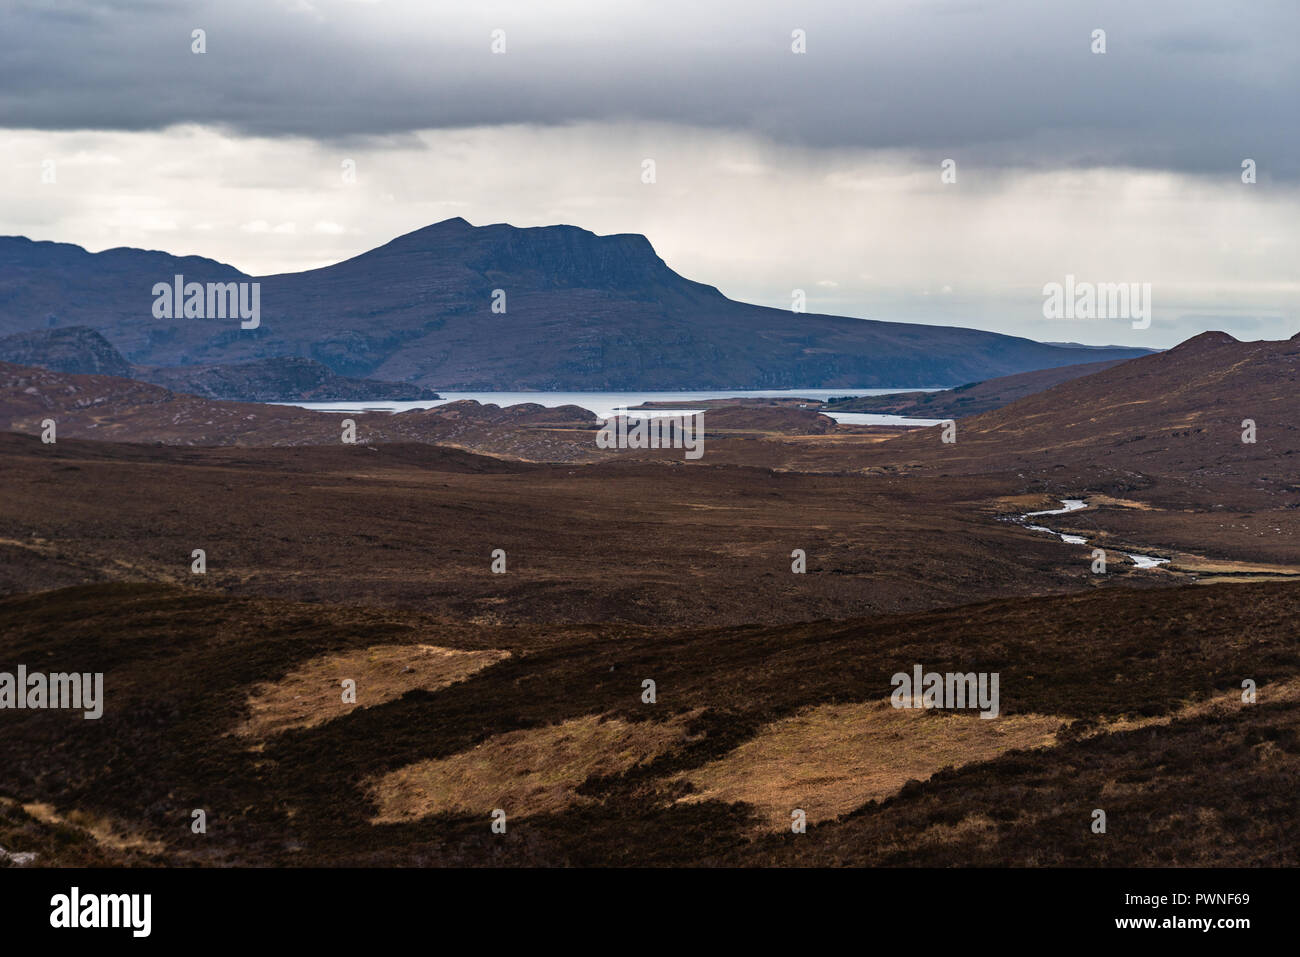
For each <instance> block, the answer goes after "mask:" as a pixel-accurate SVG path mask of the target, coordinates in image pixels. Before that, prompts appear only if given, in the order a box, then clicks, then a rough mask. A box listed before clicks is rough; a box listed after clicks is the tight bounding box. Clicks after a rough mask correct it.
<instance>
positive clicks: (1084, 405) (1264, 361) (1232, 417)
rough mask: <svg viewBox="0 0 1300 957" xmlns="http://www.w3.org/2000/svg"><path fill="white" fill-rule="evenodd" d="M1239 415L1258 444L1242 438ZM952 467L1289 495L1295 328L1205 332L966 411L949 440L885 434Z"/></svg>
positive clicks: (1299, 401) (1297, 354) (1299, 435)
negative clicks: (1270, 333) (1172, 480)
mask: <svg viewBox="0 0 1300 957" xmlns="http://www.w3.org/2000/svg"><path fill="white" fill-rule="evenodd" d="M1246 420H1249V421H1250V422H1252V423H1254V426H1255V434H1254V439H1255V441H1253V442H1244V441H1242V436H1243V432H1244V431H1245V426H1244V425H1243V423H1244V422H1246ZM882 448H884V449H886V454H890V455H894V456H897V455H899V454H902V453H905V452H907V451H909V450H911V451H913V452H915V453H917V454H919V455H922V456H923V457H924V459H925V460H926V461H928V462H931V463H933V464H935V465H940V464H941V465H942V468H943V469H944V470H945V471H948V472H954V473H955V472H987V471H994V470H998V471H1002V470H1010V469H1034V470H1037V471H1041V472H1051V471H1053V470H1056V469H1065V470H1066V471H1067V472H1073V473H1075V474H1082V473H1083V472H1085V471H1086V470H1094V471H1096V472H1097V473H1098V474H1100V473H1101V472H1102V471H1106V472H1109V473H1112V474H1113V473H1127V474H1131V475H1132V476H1134V477H1135V481H1136V480H1137V479H1136V477H1137V476H1139V475H1140V476H1147V477H1150V476H1169V477H1176V478H1177V479H1178V480H1179V481H1180V482H1181V483H1183V484H1185V485H1187V486H1188V487H1190V488H1191V489H1193V490H1196V489H1202V490H1203V493H1202V492H1196V491H1193V492H1189V493H1188V494H1189V495H1193V496H1194V497H1196V498H1198V499H1199V498H1205V499H1207V500H1211V499H1214V498H1215V496H1216V494H1217V493H1216V490H1220V491H1222V490H1224V489H1225V488H1226V487H1227V486H1229V485H1231V486H1236V487H1238V491H1237V492H1234V493H1233V494H1234V496H1235V497H1236V498H1237V499H1239V500H1240V499H1241V498H1242V496H1243V495H1244V494H1245V492H1244V491H1241V489H1242V488H1243V487H1248V488H1249V489H1251V490H1252V494H1253V495H1254V497H1255V498H1257V499H1258V500H1259V501H1260V502H1269V501H1271V500H1274V499H1278V498H1284V499H1286V500H1288V501H1290V500H1293V499H1295V498H1296V493H1297V492H1298V491H1300V478H1298V477H1297V473H1296V466H1297V463H1300V335H1297V336H1295V337H1293V338H1291V339H1287V340H1283V341H1267V340H1265V341H1259V342H1239V341H1237V340H1236V339H1234V338H1233V337H1232V336H1230V335H1228V334H1227V333H1223V332H1205V333H1202V334H1201V335H1198V336H1195V337H1194V338H1191V339H1188V340H1187V341H1186V342H1184V343H1182V344H1181V345H1179V346H1176V347H1175V348H1173V349H1170V350H1168V351H1167V352H1161V353H1158V354H1156V355H1150V356H1144V357H1142V358H1140V359H1134V360H1132V361H1131V362H1124V363H1121V364H1119V365H1116V366H1114V367H1112V368H1109V369H1105V370H1103V371H1101V372H1097V373H1095V374H1093V375H1088V376H1082V377H1079V378H1075V379H1071V380H1070V381H1068V382H1063V383H1061V384H1060V385H1057V386H1054V387H1052V388H1049V389H1045V390H1043V391H1041V392H1036V393H1034V394H1033V395H1029V396H1026V397H1025V398H1022V399H1020V400H1018V401H1016V402H1012V403H1011V404H1009V405H1006V406H1003V407H1002V408H999V409H996V410H994V411H992V412H985V413H983V414H982V415H976V416H972V417H970V418H966V419H963V420H962V421H961V423H960V424H959V427H958V429H957V441H956V443H955V444H952V445H947V446H943V447H940V445H939V443H938V440H937V438H936V435H935V430H933V429H931V430H924V431H920V432H912V433H909V434H907V435H903V436H900V437H898V438H896V439H892V440H891V441H889V442H887V443H885V445H884V446H883V447H882Z"/></svg>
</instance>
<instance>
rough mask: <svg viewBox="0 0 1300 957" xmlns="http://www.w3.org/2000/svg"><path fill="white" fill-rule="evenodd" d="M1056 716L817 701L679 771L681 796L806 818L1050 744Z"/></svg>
mask: <svg viewBox="0 0 1300 957" xmlns="http://www.w3.org/2000/svg"><path fill="white" fill-rule="evenodd" d="M1065 723H1066V721H1065V719H1062V718H1059V717H1054V716H1049V715H1003V716H1001V717H998V718H995V719H992V720H986V719H983V718H980V717H978V715H971V714H965V713H954V712H948V711H933V710H930V711H914V710H902V709H897V708H893V707H891V706H890V704H889V701H888V699H883V700H880V701H870V702H859V703H856V704H839V705H822V706H820V707H816V708H812V709H809V710H807V711H803V712H800V713H799V714H796V715H793V716H791V717H789V718H784V719H782V720H780V721H776V722H774V723H772V724H770V725H768V727H767V728H765V729H764V730H763V731H762V732H761V733H760V734H759V735H758V736H757V737H755V738H753V739H751V740H749V741H746V742H745V743H744V744H742V745H740V747H738V748H736V749H735V750H734V751H731V752H730V753H729V754H727V755H726V756H724V757H722V758H720V759H718V760H717V761H712V762H710V763H708V764H706V765H704V766H703V767H700V768H695V769H693V770H690V771H686V772H683V773H682V774H681V775H679V776H678V779H679V780H684V781H687V782H689V783H690V784H691V785H692V787H693V788H694V789H695V793H693V794H691V795H688V796H687V797H685V798H683V799H682V800H683V801H704V800H718V801H726V802H732V801H744V802H746V803H748V804H752V805H753V806H754V807H755V808H756V809H757V810H758V812H759V814H760V816H761V817H762V818H763V820H764V822H765V823H766V824H767V825H768V826H770V827H771V828H772V829H773V830H783V829H786V828H789V826H790V812H791V811H793V810H794V809H796V808H802V809H803V811H804V812H805V813H806V814H807V816H808V820H809V821H810V822H815V821H825V820H830V819H832V818H836V817H839V816H840V815H842V814H846V813H848V812H849V811H853V810H855V809H857V808H859V807H861V806H862V805H863V804H865V803H867V802H868V801H870V800H873V799H875V800H882V799H884V798H887V797H889V796H890V795H893V794H896V793H897V792H898V790H899V789H900V788H902V786H903V785H904V784H906V783H907V782H908V781H909V780H911V779H913V778H915V779H918V780H925V779H926V778H928V777H930V776H931V775H932V774H934V773H935V772H936V771H939V770H941V769H942V768H945V767H948V766H959V765H962V764H969V763H971V762H975V761H986V760H989V759H990V758H994V757H996V756H997V755H999V754H1002V753H1003V752H1004V751H1010V750H1012V749H1015V748H1020V749H1027V748H1039V747H1049V746H1051V745H1053V744H1055V743H1056V737H1055V735H1056V732H1057V731H1058V730H1059V729H1060V728H1061V727H1062V726H1063V725H1064V724H1065Z"/></svg>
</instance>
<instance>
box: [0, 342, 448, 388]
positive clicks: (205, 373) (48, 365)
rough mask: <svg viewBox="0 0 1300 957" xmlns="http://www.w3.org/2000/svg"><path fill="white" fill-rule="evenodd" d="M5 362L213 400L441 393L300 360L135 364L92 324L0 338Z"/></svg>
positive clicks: (310, 360)
mask: <svg viewBox="0 0 1300 957" xmlns="http://www.w3.org/2000/svg"><path fill="white" fill-rule="evenodd" d="M0 362H9V363H12V364H14V365H22V366H36V367H39V368H41V369H49V370H52V371H55V372H70V373H74V374H82V375H108V376H120V377H126V378H133V379H138V380H140V381H142V382H151V383H153V384H155V385H161V386H166V387H167V388H169V389H172V390H174V391H176V392H183V393H187V394H190V395H197V396H203V397H205V398H209V399H231V400H236V401H243V402H330V401H345V402H354V401H385V400H390V401H416V400H422V399H437V398H439V395H438V393H436V392H434V391H433V390H431V389H425V388H422V387H420V386H417V385H411V384H409V383H398V382H377V381H375V380H374V379H354V378H350V377H348V376H341V375H338V374H337V373H336V372H334V370H332V369H331V368H329V366H326V365H323V364H321V363H319V362H316V361H315V360H313V359H303V358H299V357H296V356H292V357H283V356H280V357H276V358H271V359H254V360H252V361H250V362H234V363H230V364H228V365H202V366H175V367H166V366H159V367H151V366H133V365H131V363H129V362H127V361H126V359H125V358H124V357H123V356H122V354H121V353H120V352H118V351H117V350H116V349H114V348H113V347H112V345H110V344H109V342H108V340H107V339H105V338H104V337H103V336H101V335H100V334H99V333H98V332H96V331H95V330H94V329H91V328H90V327H89V326H68V327H67V328H54V329H40V330H37V331H35V332H19V333H15V334H14V335H12V336H6V337H4V338H3V339H0Z"/></svg>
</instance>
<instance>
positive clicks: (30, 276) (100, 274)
mask: <svg viewBox="0 0 1300 957" xmlns="http://www.w3.org/2000/svg"><path fill="white" fill-rule="evenodd" d="M177 273H180V274H182V275H184V276H185V279H186V280H187V281H195V282H208V281H225V282H228V281H256V282H259V283H260V284H261V287H262V288H261V321H260V325H259V327H258V328H256V329H251V330H242V329H240V328H239V327H238V324H237V323H232V322H222V321H221V320H192V319H191V320H159V319H155V318H153V316H152V312H151V307H152V303H153V298H152V294H151V292H150V290H151V289H152V288H153V285H154V283H157V282H171V280H172V278H173V276H174V275H175V274H177ZM494 306H495V307H496V311H494ZM502 309H504V312H502V311H501V310H502ZM59 325H88V326H91V327H92V328H95V329H97V330H98V331H99V332H100V333H101V334H102V335H104V337H105V338H107V339H108V340H109V341H110V342H111V343H112V344H113V345H114V346H115V347H116V348H117V349H118V350H119V351H121V352H122V354H123V355H124V356H125V357H126V358H127V359H128V360H129V361H131V362H133V363H135V364H137V365H154V366H176V365H210V364H217V363H229V362H237V361H247V360H254V359H266V358H272V357H277V356H301V357H304V358H310V359H313V360H315V361H317V362H321V363H323V364H324V365H327V366H329V367H330V368H331V369H332V370H334V371H335V372H336V373H338V374H340V375H344V376H350V377H358V378H375V379H381V380H387V381H394V382H409V383H414V384H416V385H420V386H425V387H429V388H443V389H459V390H542V391H545V390H583V391H603V390H612V389H638V390H655V389H679V388H694V389H771V388H834V387H845V388H869V387H882V388H892V387H898V388H908V387H912V388H929V387H936V386H944V385H960V384H962V383H965V382H971V381H976V380H980V379H987V378H992V377H995V376H999V375H1009V374H1012V373H1016V372H1026V371H1031V370H1033V369H1040V368H1053V367H1058V366H1064V365H1072V364H1075V363H1077V362H1078V361H1079V359H1080V357H1081V356H1082V355H1087V356H1088V358H1089V359H1103V358H1130V357H1134V356H1137V355H1143V354H1146V353H1147V352H1149V351H1150V350H1144V349H1119V348H1117V349H1101V350H1093V349H1090V350H1088V351H1087V352H1086V353H1082V352H1080V350H1079V349H1078V348H1077V347H1071V346H1051V345H1045V344H1042V343H1037V342H1034V341H1033V340H1030V339H1025V338H1022V337H1016V336H1004V335H1001V334H998V333H991V332H983V331H980V330H974V329H963V328H960V327H954V326H926V325H918V324H912V323H898V322H886V321H881V320H873V319H857V318H851V317H844V316H829V315H820V314H812V313H793V312H790V311H788V310H784V309H775V308H771V307H765V306H758V305H752V304H749V303H742V302H737V301H734V300H731V299H728V298H727V297H726V296H725V295H723V294H722V293H721V292H720V291H719V290H718V289H717V288H716V287H714V286H711V285H707V284H705V283H701V282H697V281H695V280H692V279H688V278H686V277H684V276H681V275H680V274H679V273H677V272H675V271H674V270H673V269H672V268H671V267H669V266H668V265H667V263H665V262H664V260H663V259H662V258H661V257H660V256H659V255H658V254H657V253H656V252H655V250H654V246H653V244H652V243H651V242H650V240H649V239H648V238H646V237H645V236H643V235H640V234H637V233H618V234H612V235H608V236H599V235H597V234H595V233H593V232H591V231H590V230H586V229H583V228H581V227H578V226H571V225H559V226H537V227H524V228H520V227H515V226H511V225H509V224H506V223H495V224H492V225H488V226H473V225H471V224H469V223H468V222H467V221H466V220H464V219H463V218H461V217H453V218H452V219H447V220H442V221H441V222H438V223H433V224H431V225H429V226H425V227H422V228H420V229H417V230H413V231H411V232H408V233H405V234H403V235H401V236H398V237H395V238H394V239H392V240H390V241H389V242H387V243H384V244H382V245H380V246H377V247H375V248H373V249H370V250H367V251H365V252H363V253H360V254H359V255H357V256H353V257H351V258H349V259H345V260H343V261H341V262H339V263H334V264H332V265H329V266H323V267H319V268H316V269H311V270H306V271H303V272H297V273H281V274H276V275H271V276H264V277H252V276H248V275H246V274H244V273H242V272H240V271H239V270H237V269H235V268H234V267H233V266H227V265H225V264H222V263H217V262H215V261H214V260H209V259H205V258H203V257H194V256H191V257H171V256H169V255H168V254H166V253H159V252H156V251H143V250H141V251H136V250H129V249H126V248H117V249H113V250H104V251H103V252H100V253H90V252H87V251H86V250H84V249H81V247H77V246H73V245H71V244H57V243H48V242H45V241H33V240H29V239H26V238H25V237H21V238H17V239H15V238H14V237H0V335H3V334H8V333H13V332H27V331H32V330H34V329H37V328H42V327H45V328H51V327H55V326H59Z"/></svg>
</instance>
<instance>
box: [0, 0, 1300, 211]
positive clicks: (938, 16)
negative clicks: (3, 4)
mask: <svg viewBox="0 0 1300 957" xmlns="http://www.w3.org/2000/svg"><path fill="white" fill-rule="evenodd" d="M463 6H464V9H461V10H458V11H454V12H447V5H446V4H441V3H440V4H425V3H413V4H401V3H394V2H392V0H388V2H383V3H375V4H366V3H351V2H344V0H316V2H314V3H305V2H302V3H290V2H284V3H270V2H267V0H220V2H216V0H191V2H188V3H166V4H163V3H154V2H147V3H141V2H126V0H101V2H87V0H76V2H70V0H56V2H53V3H49V2H41V3H36V2H26V3H20V4H18V5H17V6H16V8H15V9H13V11H12V13H10V14H9V15H7V19H8V21H9V22H8V23H7V24H6V29H5V30H4V32H3V34H2V35H0V124H2V125H3V126H4V127H8V128H23V127H34V128H38V129H47V130H50V129H77V128H93V129H118V130H142V129H157V128H162V127H166V126H168V125H172V124H176V123H190V122H193V123H204V124H214V125H218V126H221V127H225V128H229V129H232V130H234V131H237V132H239V133H244V134H255V135H268V136H285V135H300V136H308V137H313V138H318V139H328V140H334V139H346V138H350V137H357V136H380V137H383V136H392V135H395V134H402V133H404V132H407V131H410V130H416V129H425V128H439V127H441V128H449V127H463V126H478V125H494V124H505V123H533V124H542V125H554V124H563V123H568V122H574V121H585V120H629V119H630V120H651V121H655V120H665V121H673V122H676V123H687V124H691V125H697V126H702V127H709V128H720V129H736V130H745V131H751V132H756V133H760V134H762V135H765V136H768V137H771V138H773V139H775V140H777V141H780V142H788V143H796V144H799V145H804V146H813V147H823V148H837V147H858V148H861V147H866V148H881V149H898V150H905V151H912V152H917V153H922V154H926V155H932V156H934V157H936V158H937V157H940V156H942V157H947V156H952V157H955V158H957V159H958V161H959V163H960V162H962V161H965V162H966V163H968V164H974V165H976V166H978V165H986V166H993V167H998V166H1020V165H1032V166H1043V167H1059V166H1072V165H1134V166H1139V167H1150V168H1161V169H1173V170H1178V171H1184V172H1194V173H1206V174H1213V175H1219V176H1224V177H1233V176H1237V175H1238V171H1239V168H1240V163H1241V160H1242V159H1243V158H1244V157H1247V156H1249V157H1251V158H1253V159H1255V160H1256V161H1257V163H1258V164H1259V177H1260V182H1261V184H1263V185H1266V184H1267V182H1268V181H1269V180H1270V179H1271V178H1277V179H1296V178H1300V133H1297V128H1296V124H1294V123H1293V122H1288V121H1284V118H1287V117H1290V116H1291V115H1292V114H1293V111H1294V106H1295V101H1294V96H1295V91H1296V89H1298V88H1300V65H1298V64H1300V60H1298V58H1297V56H1296V54H1295V52H1294V38H1295V36H1296V35H1297V33H1298V32H1300V31H1298V30H1297V27H1300V6H1298V5H1296V4H1295V3H1294V2H1292V0H1283V2H1262V3H1256V4H1252V5H1250V6H1249V7H1244V8H1241V7H1236V8H1234V7H1233V6H1232V5H1227V4H1222V3H1217V2H1215V3H1209V2H1204V3H1190V2H1186V0H1183V2H1174V0H1153V2H1147V3H1142V4H1133V3H1131V2H1130V0H1122V2H1119V0H1104V2H1099V3H1093V4H1089V5H1087V6H1086V7H1083V6H1078V7H1075V6H1074V5H1064V4H1057V3H1044V2H1042V0H1013V2H1005V3H976V2H966V3H950V2H940V3H924V2H916V0H908V2H893V3H883V4H872V5H870V6H869V7H868V6H867V5H863V4H860V3H848V2H833V3H822V4H811V5H807V6H798V5H791V4H784V3H773V2H763V3H748V4H746V3H732V2H728V3H722V4H716V5H708V6H703V5H700V4H698V3H693V2H692V3H685V2H678V0H664V2H661V3H658V4H655V5H652V6H647V7H638V8H635V9H634V12H628V11H625V10H620V8H619V7H618V5H614V4H590V5H588V6H586V7H585V8H583V7H581V6H580V5H575V4H572V3H571V4H568V5H559V6H558V7H557V6H553V5H551V4H546V5H541V4H536V3H523V4H518V5H516V6H515V7H513V8H510V9H509V10H507V12H498V8H496V7H493V8H491V12H490V13H484V12H479V11H477V10H475V5H473V4H466V5H463ZM195 27H201V28H203V29H205V30H206V31H207V35H208V53H207V54H205V55H203V56H196V55H194V54H192V53H191V52H190V49H189V46H190V39H189V37H190V31H191V29H193V28H195ZM498 27H499V28H502V29H504V30H506V34H507V42H508V52H507V54H506V55H504V56H494V55H492V54H491V53H489V51H488V43H489V32H490V31H491V30H492V29H494V28H498ZM795 27H800V28H802V29H805V30H806V31H807V33H808V51H809V52H808V53H807V54H806V55H804V56H796V55H793V54H792V53H791V52H790V50H789V43H790V31H791V29H793V28H795ZM1094 28H1101V29H1105V30H1106V33H1107V46H1108V52H1107V53H1106V54H1105V55H1103V56H1097V55H1093V54H1092V53H1090V52H1089V43H1090V34H1091V32H1092V30H1093V29H1094Z"/></svg>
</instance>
